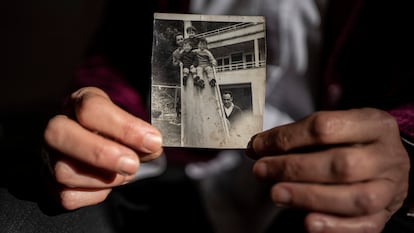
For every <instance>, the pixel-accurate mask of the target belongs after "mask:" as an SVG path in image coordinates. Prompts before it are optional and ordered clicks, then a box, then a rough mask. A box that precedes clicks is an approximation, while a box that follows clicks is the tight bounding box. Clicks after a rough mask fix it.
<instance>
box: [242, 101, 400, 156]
mask: <svg viewBox="0 0 414 233" xmlns="http://www.w3.org/2000/svg"><path fill="white" fill-rule="evenodd" d="M378 129H380V130H381V133H384V132H386V133H387V134H390V133H398V132H397V131H396V130H395V129H398V127H396V123H395V120H394V118H392V117H391V116H390V115H389V114H388V113H386V112H384V111H381V110H377V109H371V108H363V109H351V110H344V111H321V112H316V113H313V114H311V115H310V116H308V117H306V118H304V119H302V120H300V121H297V122H294V123H290V124H286V125H282V126H279V127H275V128H272V129H269V130H267V131H264V132H262V133H259V134H256V135H255V136H253V137H252V139H251V141H250V142H249V146H248V149H247V152H246V153H247V155H248V156H250V157H252V158H259V157H262V156H267V155H276V154H284V153H287V152H290V151H292V150H300V149H306V148H308V149H312V148H314V147H318V146H330V145H335V144H336V145H337V144H359V143H368V142H372V141H375V140H378V138H379V137H380V136H379V135H380V134H379V132H378Z"/></svg>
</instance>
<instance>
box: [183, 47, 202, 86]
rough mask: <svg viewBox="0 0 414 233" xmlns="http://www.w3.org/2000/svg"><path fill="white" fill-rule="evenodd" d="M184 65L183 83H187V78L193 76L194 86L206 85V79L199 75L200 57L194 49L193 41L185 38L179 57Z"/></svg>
mask: <svg viewBox="0 0 414 233" xmlns="http://www.w3.org/2000/svg"><path fill="white" fill-rule="evenodd" d="M179 60H180V62H181V63H182V66H183V85H184V86H186V85H187V79H188V77H189V76H191V77H192V78H193V83H194V86H199V87H201V88H203V87H204V80H202V79H200V77H198V75H197V66H198V57H197V54H196V53H195V52H194V51H193V47H192V46H191V41H190V40H189V39H185V40H184V42H183V51H182V52H181V55H180V57H179Z"/></svg>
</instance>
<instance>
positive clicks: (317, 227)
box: [309, 220, 325, 233]
mask: <svg viewBox="0 0 414 233" xmlns="http://www.w3.org/2000/svg"><path fill="white" fill-rule="evenodd" d="M324 227H325V223H324V222H323V221H321V220H315V221H312V222H311V223H310V226H309V231H310V232H311V233H319V232H322V231H323V228H324Z"/></svg>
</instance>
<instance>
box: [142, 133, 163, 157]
mask: <svg viewBox="0 0 414 233" xmlns="http://www.w3.org/2000/svg"><path fill="white" fill-rule="evenodd" d="M142 146H143V147H144V150H146V151H145V152H148V153H153V152H157V151H159V150H160V148H161V146H162V138H161V136H160V135H155V134H152V133H147V134H146V135H145V136H144V140H143V141H142Z"/></svg>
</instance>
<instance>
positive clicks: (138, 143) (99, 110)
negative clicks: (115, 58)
mask: <svg viewBox="0 0 414 233" xmlns="http://www.w3.org/2000/svg"><path fill="white" fill-rule="evenodd" d="M72 98H73V99H74V100H75V101H74V102H75V103H76V104H75V113H76V118H77V120H78V122H79V123H80V124H81V125H82V126H83V127H85V128H87V129H89V130H91V131H96V132H98V133H99V134H101V135H104V136H106V137H109V138H111V139H114V140H116V141H117V142H119V143H122V144H124V145H126V146H128V147H130V148H132V149H134V150H135V151H138V152H141V153H143V154H145V155H148V154H153V153H155V154H158V152H160V151H161V150H162V148H161V146H162V137H161V133H160V132H159V131H158V130H157V129H156V128H155V127H153V126H152V125H151V124H149V123H147V122H145V121H144V120H142V119H139V118H137V117H135V116H133V115H132V114H130V113H128V112H126V111H125V110H123V109H121V108H120V107H118V106H117V105H115V104H114V103H113V102H112V101H111V100H110V98H109V97H108V96H107V95H106V94H105V93H102V91H100V90H99V89H95V88H87V89H84V90H81V91H79V92H77V93H74V94H73V95H72ZM141 155H142V154H141Z"/></svg>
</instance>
